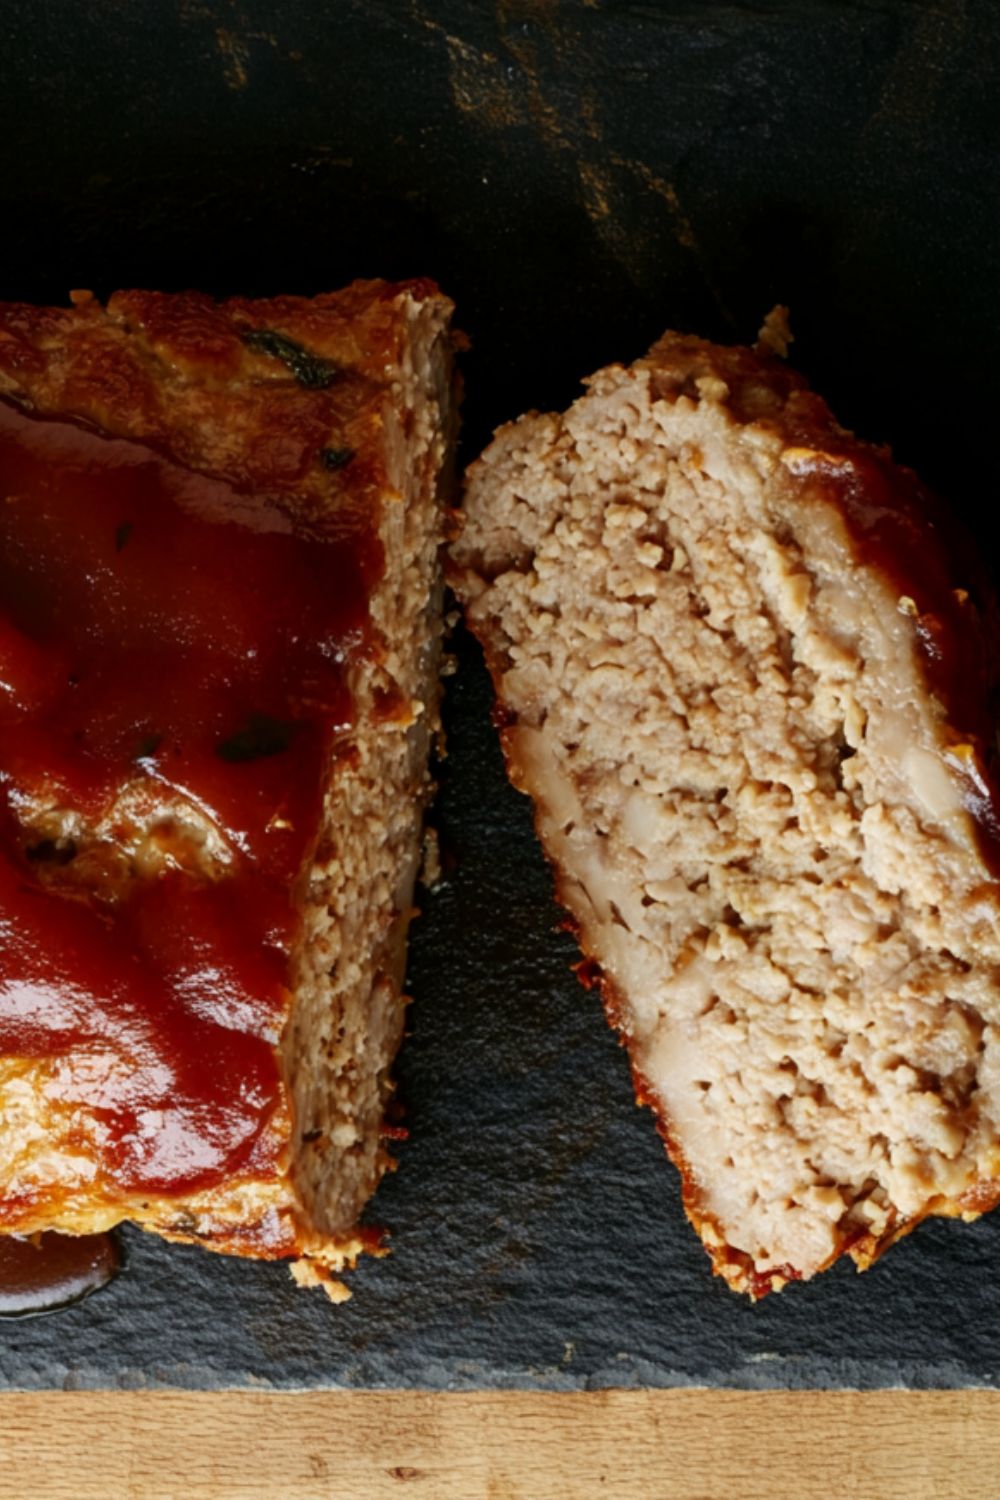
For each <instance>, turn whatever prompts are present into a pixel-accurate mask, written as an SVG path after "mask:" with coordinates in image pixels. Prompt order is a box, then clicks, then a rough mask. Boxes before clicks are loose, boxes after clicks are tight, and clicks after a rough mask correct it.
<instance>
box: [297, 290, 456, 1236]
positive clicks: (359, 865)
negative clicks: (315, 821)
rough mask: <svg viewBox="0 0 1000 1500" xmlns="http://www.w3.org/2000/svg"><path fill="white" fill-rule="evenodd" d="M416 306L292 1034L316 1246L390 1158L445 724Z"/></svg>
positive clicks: (442, 392)
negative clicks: (388, 1134)
mask: <svg viewBox="0 0 1000 1500" xmlns="http://www.w3.org/2000/svg"><path fill="white" fill-rule="evenodd" d="M410 317H411V321H410V328H409V337H408V339H407V341H406V352H405V355H404V358H403V361H402V364H401V367H400V370H399V373H398V388H397V389H396V390H395V391H394V392H393V395H392V399H391V401H390V403H389V407H388V410H389V412H390V413H391V414H392V415H391V417H390V419H389V422H388V431H387V434H386V438H387V443H388V445H389V453H390V464H391V469H392V471H393V473H394V477H395V490H394V495H395V498H390V499H388V500H387V501H386V504H385V507H384V512H383V521H382V527H381V531H380V537H381V541H382V546H383V549H384V553H385V571H384V577H383V580H382V583H381V585H380V587H379V589H378V590H377V592H376V593H375V595H374V596H373V598H372V601H371V613H372V618H373V620H374V622H375V624H376V625H377V627H378V629H379V631H380V634H381V635H382V638H383V639H384V640H385V642H387V643H388V645H387V650H386V653H385V655H384V656H383V658H382V660H381V661H380V662H379V663H378V664H377V666H376V667H375V669H374V670H373V671H366V672H364V673H359V674H358V675H357V677H356V679H355V681H354V682H353V684H352V691H353V694H354V699H355V704H356V709H357V724H358V728H357V732H356V733H355V734H354V735H353V736H352V740H351V754H350V757H349V759H347V760H345V761H343V762H342V763H341V764H340V765H339V766H338V767H337V771H336V774H335V775H334V776H333V778H332V780H331V783H330V789H329V792H328V794H327V798H326V802H325V808H324V819H323V831H322V833H321V836H320V841H319V846H318V851H317V857H316V862H315V865H314V868H313V872H312V876H311V879H310V883H309V889H308V896H307V902H306V922H305V931H304V937H303V941H302V944H301V946H300V949H299V953H298V955H297V960H296V978H295V984H294V991H295V1002H294V1010H293V1014H292V1018H291V1021H290V1023H289V1026H288V1029H287V1031H286V1036H285V1043H284V1056H285V1066H286V1071H287V1076H288V1080H289V1087H290V1091H291V1094H292V1098H293V1115H294V1121H295V1141H294V1149H295V1164H294V1174H293V1175H294V1181H295V1187H296V1193H297V1197H298V1200H299V1207H298V1209H297V1215H298V1217H299V1222H300V1225H301V1231H302V1236H303V1239H304V1242H305V1243H308V1242H309V1239H310V1237H311V1236H317V1237H319V1238H321V1239H322V1238H326V1237H329V1236H335V1237H336V1236H338V1235H344V1234H345V1233H346V1234H349V1232H350V1231H351V1229H352V1227H353V1225H354V1224H356V1222H357V1217H358V1214H359V1213H360V1211H361V1208H362V1207H363V1205H364V1204H365V1202H366V1201H367V1199H368V1197H369V1196H370V1194H371V1192H372V1190H373V1189H374V1187H375V1185H376V1183H377V1182H378V1180H379V1178H380V1177H381V1175H382V1173H383V1172H384V1171H385V1169H386V1166H387V1165H388V1163H389V1157H388V1154H387V1152H386V1151H385V1149H384V1142H383V1141H382V1139H381V1131H382V1125H383V1116H384V1113H385V1108H386V1104H387V1102H388V1099H389V1097H390V1095H391V1092H392V1083H391V1080H390V1078H389V1066H390V1064H391V1062H392V1059H393V1057H394V1056H395V1053H396V1049H397V1047H398V1045H399V1041H400V1039H401V1036H402V1032H403V1020H404V1006H405V1001H404V999H403V998H402V984H403V977H404V974H403V971H404V965H405V949H406V928H407V925H408V922H409V919H410V915H411V913H412V906H413V890H414V883H415V880H416V876H417V871H418V866H419V863H420V853H421V842H422V838H421V830H422V821H423V814H424V810H425V808H426V805H427V802H428V799H429V796H430V791H431V781H430V774H429V771H428V756H429V752H430V748H431V741H432V738H433V736H434V734H435V732H436V730H437V728H438V701H439V696H440V683H439V677H438V662H439V656H440V642H441V628H442V614H441V585H440V567H439V548H440V544H441V540H442V518H443V515H444V505H443V502H444V500H445V497H446V494H447V492H448V490H449V489H450V478H451V476H450V471H449V466H448V460H449V455H450V453H451V450H452V446H453V442H454V437H455V433H454V414H453V411H452V405H451V400H450V381H451V366H450V358H449V348H448V345H447V343H446V341H445V339H444V337H443V330H442V327H441V314H440V310H439V309H438V308H437V307H435V306H434V305H433V304H431V305H428V304H426V303H413V304H411V314H410Z"/></svg>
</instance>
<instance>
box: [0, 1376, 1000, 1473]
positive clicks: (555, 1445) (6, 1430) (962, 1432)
mask: <svg viewBox="0 0 1000 1500" xmlns="http://www.w3.org/2000/svg"><path fill="white" fill-rule="evenodd" d="M998 1494H1000V1392H988V1391H971V1392H968V1391H966V1392H961V1391H959V1392H951V1391H947V1392H942V1391H936V1392H904V1391H882V1392H876V1393H869V1394H860V1393H856V1392H814V1391H810V1392H784V1391H779V1392H763V1393H753V1392H742V1391H692V1390H683V1391H597V1392H592V1393H587V1394H574V1395H553V1394H526V1393H522V1392H509V1393H503V1394H497V1393H489V1394H486V1393H483V1394H474V1395H439V1394H431V1393H423V1392H362V1393H354V1392H345V1393H337V1392H327V1393H321V1394H316V1393H312V1394H302V1395H293V1394H280V1395H279V1394H270V1393H256V1392H231V1393H221V1394H220V1393H204V1394H200V1393H197V1394H192V1393H190V1392H184V1393H181V1392H127V1393H125V1392H122V1393H104V1392H74V1393H62V1392H51V1393H43V1394H30V1395H28V1394H24V1395H22V1394H15V1395H4V1396H0V1500H390V1497H392V1500H578V1497H579V1500H591V1497H597V1500H805V1497H807V1496H813V1495H821V1496H823V1497H824V1500H841V1497H843V1500H896V1497H900V1500H902V1497H904V1496H905V1497H906V1500H978V1497H983V1500H987V1497H988V1500H994V1497H996V1496H997V1495H998Z"/></svg>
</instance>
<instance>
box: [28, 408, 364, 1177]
mask: <svg viewBox="0 0 1000 1500" xmlns="http://www.w3.org/2000/svg"><path fill="white" fill-rule="evenodd" d="M338 516H339V519H338V520H337V521H336V523H334V521H332V520H331V519H329V518H324V517H322V516H320V515H318V513H317V512H316V511H315V510H314V512H313V514H312V515H311V516H310V515H308V514H303V513H299V514H296V513H295V510H294V507H293V502H292V501H290V500H285V501H277V500H271V501H268V500H263V499H261V498H259V497H258V498H257V499H255V500H252V501H251V499H250V497H247V496H245V495H240V494H238V493H237V492H236V491H234V490H233V489H232V488H231V487H229V486H227V485H226V484H225V483H224V482H220V481H216V480H213V479H209V478H206V477H205V476H201V475H197V474H194V473H192V472H191V471H189V470H187V469H184V468H182V467H180V466H179V465H177V464H175V463H173V462H172V461H171V460H170V458H169V457H167V456H165V455H163V454H160V453H156V452H153V451H152V450H150V449H149V448H147V447H144V446H143V445H141V444H137V443H132V442H126V441H122V440H119V439H114V438H110V437H107V436H104V435H102V434H100V433H97V432H94V431H92V430H90V429H86V428H83V427H81V426H77V425H74V424H72V423H69V422H63V421H51V420H47V419H40V418H38V417H35V416H30V415H27V414H25V413H24V412H22V411H20V410H19V409H18V408H16V407H14V406H12V405H11V404H9V403H6V402H0V1053H2V1054H5V1055H7V1056H15V1057H24V1058H31V1059H45V1060H47V1061H48V1062H49V1063H50V1064H51V1067H52V1079H51V1084H50V1091H51V1094H52V1095H53V1097H55V1098H56V1099H58V1100H61V1101H63V1102H64V1103H65V1104H67V1105H69V1106H71V1107H77V1108H79V1107H81V1106H82V1110H83V1113H84V1115H85V1117H86V1118H87V1119H89V1120H92V1121H95V1122H96V1123H97V1130H96V1139H95V1140H93V1141H90V1139H89V1138H90V1136H91V1134H92V1132H91V1131H90V1129H89V1128H88V1130H87V1132H86V1134H87V1136H88V1141H89V1146H88V1149H89V1150H90V1151H91V1152H92V1153H93V1152H96V1156H97V1160H98V1165H99V1170H100V1172H101V1174H102V1176H103V1177H104V1179H105V1182H106V1183H109V1184H111V1185H112V1186H114V1187H117V1188H120V1189H122V1190H125V1191H128V1192H148V1193H173V1194H179V1193H188V1192H191V1191H194V1190H198V1189H203V1188H206V1187H209V1186H211V1185H212V1184H214V1183H217V1182H219V1181H220V1180H222V1179H223V1178H226V1177H228V1176H230V1175H231V1174H234V1173H239V1172H243V1171H247V1170H251V1169H253V1170H258V1169H266V1168H267V1166H268V1165H269V1162H270V1160H271V1158H272V1157H273V1153H274V1151H275V1149H276V1145H275V1142H274V1140H273V1139H270V1140H269V1138H268V1136H267V1133H266V1129H265V1127H266V1125H267V1121H268V1119H269V1117H270V1116H271V1115H272V1114H273V1112H274V1110H275V1108H276V1107H277V1106H278V1105H279V1104H280V1103H281V1099H282V1091H281V1084H280V1080H279V1077H278V1072H277V1066H276V1061H275V1056H274V1051H273V1044H274V1042H275V1041H276V1039H277V1037H278V1035H279V1033H280V1029H281V1024H282V1020H283V1015H284V1010H285V1006H286V1002H287V988H286V986H287V981H288V963H289V950H290V946H291V944H292V942H293V940H294V937H295V933H296V929H297V917H296V903H295V900H294V888H295V884H296V881H297V880H298V879H299V877H300V875H301V873H302V872H303V871H304V869H305V867H306V864H307V861H308V859H309V857H310V855H311V853H312V850H313V845H314V841H315V837H316V830H317V823H318V814H319V810H320V805H321V797H322V782H323V775H324V764H325V761H326V759H327V757H328V756H329V753H330V750H331V746H332V743H333V740H334V738H335V736H336V735H337V733H338V732H340V731H343V730H345V729H347V728H348V727H349V726H350V723H351V719H352V705H351V700H350V694H349V691H348V687H347V682H346V673H345V664H346V663H347V662H348V661H349V660H350V658H351V657H352V656H355V655H357V654H358V653H360V652H363V651H364V650H365V648H366V638H367V637H366V632H367V620H368V609H367V601H368V595H369V592H370V589H371V587H372V584H373V583H374V581H375V580H376V578H377V576H378V574H379V571H380V569H381V552H380V548H379V544H378V542H377V539H376V538H375V536H374V535H373V533H372V531H371V530H370V527H369V525H368V524H367V523H366V522H365V520H364V518H363V517H361V516H359V515H358V514H356V513H355V514H354V515H353V516H352V515H351V514H350V513H348V515H347V518H346V520H345V519H344V516H343V513H342V512H339V513H338ZM126 785H130V786H135V785H138V786H139V787H140V788H141V789H142V790H143V791H146V792H148V793H149V794H150V795H151V796H154V797H155V796H158V795H159V796H161V797H162V798H163V799H175V798H177V797H179V798H181V799H183V800H184V801H185V802H188V803H191V804H194V805H195V806H197V807H198V808H200V809H202V810H203V811H204V812H205V813H206V814H207V815H208V816H209V818H210V819H211V821H212V822H213V823H214V824H215V825H216V827H217V828H218V829H219V830H220V832H221V833H222V835H223V836H224V840H225V845H226V847H227V848H228V851H229V855H230V860H229V863H228V865H227V866H226V868H225V873H224V874H223V875H222V876H221V878H218V874H217V876H216V878H207V877H206V876H205V875H204V873H202V871H201V869H200V868H199V867H197V865H196V866H195V868H191V862H190V861H185V860H182V861H181V865H182V868H176V869H170V870H169V871H168V872H167V873H161V874H159V875H157V876H155V877H154V878H150V879H144V880H137V881H132V882H128V883H127V884H126V886H125V888H124V894H123V893H122V891H121V890H115V889H112V888H111V887H110V886H109V889H108V891H107V892H106V893H104V894H102V893H101V892H100V891H97V892H96V893H93V894H92V895H91V896H90V897H88V898H87V899H82V898H81V891H82V890H84V889H85V887H84V886H82V885H81V884H80V883H77V884H76V885H75V886H74V885H73V884H72V883H71V882H67V883H66V884H65V885H60V884H59V882H58V879H57V880H56V882H55V883H52V881H51V879H43V878H42V870H41V865H40V864H39V862H38V860H37V859H33V858H32V857H30V855H29V854H27V853H26V846H30V842H31V840H30V837H28V836H26V833H25V829H24V826H23V822H24V818H25V816H28V820H29V822H30V815H27V814H25V813H24V810H23V809H24V805H25V802H24V799H25V798H28V799H30V801H31V802H40V803H42V804H44V805H45V806H54V807H60V808H69V809H73V810H76V811H78V812H79V813H81V814H82V815H83V817H84V818H85V819H86V820H87V822H88V823H90V824H93V823H94V822H95V821H96V820H98V819H100V818H101V817H103V816H106V815H107V814H108V813H109V812H110V810H111V808H112V806H113V804H114V802H115V799H116V796H117V794H118V793H119V792H120V791H121V789H122V788H123V787H124V786H126ZM36 854H37V851H36ZM61 857H63V856H61Z"/></svg>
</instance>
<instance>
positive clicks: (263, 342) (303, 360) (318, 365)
mask: <svg viewBox="0 0 1000 1500" xmlns="http://www.w3.org/2000/svg"><path fill="white" fill-rule="evenodd" d="M242 338H243V342H244V344H245V345H246V346H247V348H248V349H252V350H253V351H254V353H255V354H269V355H270V356H271V358H272V359H280V360H281V363H282V364H283V365H285V366H287V368H288V369H289V370H291V372H292V374H293V375H294V376H295V379H296V380H297V381H298V382H299V385H305V386H308V387H309V389H310V390H314V391H325V390H326V388H327V386H330V385H332V384H333V382H334V381H335V380H336V378H337V375H338V374H339V371H338V370H337V367H336V366H335V365H332V364H331V363H330V361H329V360H328V359H321V358H320V356H319V355H318V354H310V353H309V350H308V349H303V347H302V345H301V344H297V343H296V342H295V340H294V339H290V338H286V336H285V335H284V334H283V333H276V332H275V331H274V329H273V328H248V329H246V331H245V332H244V333H243V335H242Z"/></svg>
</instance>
